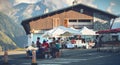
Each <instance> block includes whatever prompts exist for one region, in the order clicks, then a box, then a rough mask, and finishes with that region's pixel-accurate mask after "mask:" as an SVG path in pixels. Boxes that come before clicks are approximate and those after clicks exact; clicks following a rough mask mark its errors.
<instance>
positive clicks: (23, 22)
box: [21, 4, 118, 34]
mask: <svg viewBox="0 0 120 65" xmlns="http://www.w3.org/2000/svg"><path fill="white" fill-rule="evenodd" d="M78 6H79V7H81V8H85V9H87V10H90V12H91V13H94V12H100V13H103V14H105V15H108V16H109V17H111V18H117V17H118V16H116V15H114V14H111V13H108V12H105V11H102V10H99V9H96V8H93V7H90V6H87V5H83V4H77V5H73V6H70V7H66V8H62V9H58V10H55V11H52V12H49V13H46V14H43V15H39V16H36V17H32V18H29V19H26V20H23V21H22V23H21V24H22V26H23V27H24V29H25V31H26V33H27V34H30V27H29V26H28V24H29V22H31V21H34V20H38V19H40V18H45V17H47V16H51V15H54V14H56V13H61V12H64V11H68V10H71V9H72V8H74V7H78Z"/></svg>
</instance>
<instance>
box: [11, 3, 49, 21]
mask: <svg viewBox="0 0 120 65" xmlns="http://www.w3.org/2000/svg"><path fill="white" fill-rule="evenodd" d="M13 8H14V11H12V12H10V14H9V15H10V16H12V17H13V18H14V17H15V18H14V19H15V21H16V22H21V21H22V20H24V19H26V18H30V17H34V16H38V15H42V14H43V12H44V11H45V10H46V9H47V7H46V6H45V5H44V4H42V3H41V2H38V3H35V4H28V3H20V4H18V5H15V6H13Z"/></svg>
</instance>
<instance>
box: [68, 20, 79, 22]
mask: <svg viewBox="0 0 120 65" xmlns="http://www.w3.org/2000/svg"><path fill="white" fill-rule="evenodd" d="M69 22H77V20H69Z"/></svg>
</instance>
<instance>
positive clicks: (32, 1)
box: [14, 0, 41, 5]
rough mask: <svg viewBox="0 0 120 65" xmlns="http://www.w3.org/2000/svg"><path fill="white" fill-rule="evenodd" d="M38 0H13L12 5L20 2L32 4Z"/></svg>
mask: <svg viewBox="0 0 120 65" xmlns="http://www.w3.org/2000/svg"><path fill="white" fill-rule="evenodd" d="M38 1H41V0H15V2H14V5H17V4H20V3H30V4H34V3H37V2H38Z"/></svg>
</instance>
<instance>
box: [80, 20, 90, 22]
mask: <svg viewBox="0 0 120 65" xmlns="http://www.w3.org/2000/svg"><path fill="white" fill-rule="evenodd" d="M78 22H91V20H78Z"/></svg>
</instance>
